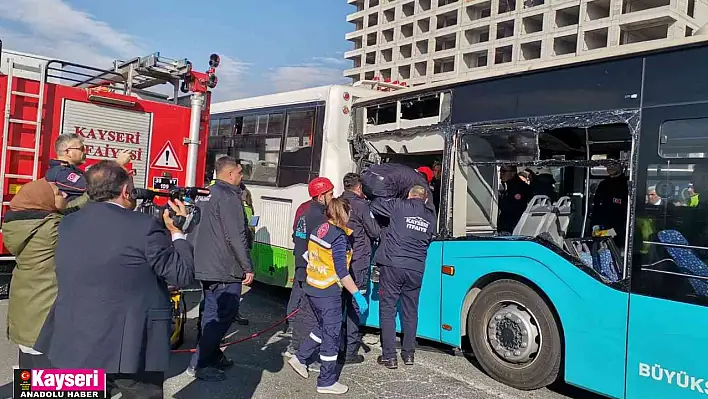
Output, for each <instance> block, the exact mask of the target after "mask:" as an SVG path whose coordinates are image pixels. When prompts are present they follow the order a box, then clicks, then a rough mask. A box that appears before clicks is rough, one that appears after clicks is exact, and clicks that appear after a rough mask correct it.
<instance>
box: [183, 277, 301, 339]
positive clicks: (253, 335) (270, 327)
mask: <svg viewBox="0 0 708 399" xmlns="http://www.w3.org/2000/svg"><path fill="white" fill-rule="evenodd" d="M188 291H191V290H179V291H177V292H179V294H180V296H181V295H182V294H183V293H184V292H188ZM195 291H201V290H195ZM174 294H175V292H173V295H174ZM179 300H181V298H180V299H179ZM299 310H300V309H299V308H298V309H295V310H293V311H292V312H290V314H288V315H287V316H285V317H283V318H281V319H279V320H278V321H276V322H275V323H273V324H271V325H270V326H268V327H267V328H265V329H263V330H260V331H257V332H255V333H253V334H251V335H248V336H246V337H242V338H239V339H237V340H234V341H227V342H224V343H223V344H221V346H220V348H221V350H224V349H225V348H227V347H229V346H231V345H236V344H240V343H242V342H246V341H249V340H251V339H253V338H256V337H259V336H261V335H263V334H265V333H267V332H268V331H270V330H273V329H274V328H276V327H278V326H279V325H281V324H283V323H284V322H286V321H287V320H289V319H291V318H292V317H293V316H295V314H296V313H297V312H298V311H299ZM196 350H197V349H196V348H190V349H173V350H172V351H171V352H172V353H194V352H196Z"/></svg>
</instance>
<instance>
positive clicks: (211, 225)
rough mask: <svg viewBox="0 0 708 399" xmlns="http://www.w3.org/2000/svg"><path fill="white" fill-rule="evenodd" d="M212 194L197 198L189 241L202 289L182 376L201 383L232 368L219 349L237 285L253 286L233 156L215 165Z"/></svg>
mask: <svg viewBox="0 0 708 399" xmlns="http://www.w3.org/2000/svg"><path fill="white" fill-rule="evenodd" d="M215 167H216V182H215V183H214V184H213V185H212V186H210V187H209V189H210V190H211V195H210V196H209V197H206V198H203V199H200V200H199V201H198V202H197V206H198V207H199V209H200V210H201V222H200V223H199V224H198V225H197V226H196V228H195V230H194V232H192V233H190V234H189V241H190V242H191V243H192V244H193V245H194V259H195V261H196V265H197V269H196V272H195V276H196V278H197V280H199V281H200V283H201V285H202V297H203V302H204V310H203V314H202V320H201V337H200V339H199V344H198V346H197V351H196V353H195V354H194V356H192V361H191V362H190V365H189V368H188V369H187V373H188V374H190V375H192V376H194V377H196V378H198V379H200V380H205V381H221V380H224V379H225V378H226V375H225V374H224V371H223V370H224V369H226V368H228V367H230V366H232V365H233V361H231V360H230V359H228V358H227V357H226V356H224V354H223V353H222V351H221V350H220V349H219V345H220V344H221V340H222V339H223V338H224V336H225V335H226V333H227V332H228V330H229V327H230V326H231V322H232V321H233V320H239V319H240V317H239V302H240V300H241V290H242V288H243V287H242V284H246V285H249V284H251V282H253V267H252V265H251V254H250V250H249V230H248V223H247V219H246V214H245V211H244V209H243V200H242V189H241V187H240V185H241V180H242V178H243V170H242V167H241V165H240V164H239V162H238V161H237V160H236V159H234V158H233V157H229V156H225V157H221V158H219V159H218V160H217V161H216V165H215Z"/></svg>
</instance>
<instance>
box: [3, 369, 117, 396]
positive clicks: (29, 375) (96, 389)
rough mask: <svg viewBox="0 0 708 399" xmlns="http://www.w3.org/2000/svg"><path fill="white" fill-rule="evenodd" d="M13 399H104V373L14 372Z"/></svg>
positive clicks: (78, 371)
mask: <svg viewBox="0 0 708 399" xmlns="http://www.w3.org/2000/svg"><path fill="white" fill-rule="evenodd" d="M13 397H14V398H100V399H106V398H107V397H108V396H107V395H106V373H105V372H104V371H103V370H60V369H57V370H53V369H15V375H14V396H13Z"/></svg>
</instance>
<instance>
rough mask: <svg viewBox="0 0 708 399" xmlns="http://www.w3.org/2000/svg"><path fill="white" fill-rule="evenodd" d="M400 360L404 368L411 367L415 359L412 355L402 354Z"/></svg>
mask: <svg viewBox="0 0 708 399" xmlns="http://www.w3.org/2000/svg"><path fill="white" fill-rule="evenodd" d="M401 359H403V364H405V365H406V366H412V365H413V363H415V359H414V357H413V354H412V353H411V354H403V353H401Z"/></svg>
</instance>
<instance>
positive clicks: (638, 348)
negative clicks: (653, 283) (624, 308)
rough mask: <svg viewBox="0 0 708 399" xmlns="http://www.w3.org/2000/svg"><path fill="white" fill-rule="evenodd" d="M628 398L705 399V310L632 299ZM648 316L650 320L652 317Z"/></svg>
mask: <svg viewBox="0 0 708 399" xmlns="http://www.w3.org/2000/svg"><path fill="white" fill-rule="evenodd" d="M630 309H631V311H632V314H633V315H634V314H636V315H644V317H631V318H630V326H629V328H630V331H631V334H630V340H629V345H628V350H627V398H647V399H649V398H697V397H705V396H704V395H701V394H708V367H706V360H705V355H704V352H705V348H706V347H708V334H707V333H706V332H707V331H708V308H706V307H704V306H698V305H692V304H688V303H683V302H674V301H669V300H666V299H659V298H652V297H647V296H643V295H635V294H632V296H631V298H630ZM651 315H654V316H653V317H652V316H651Z"/></svg>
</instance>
